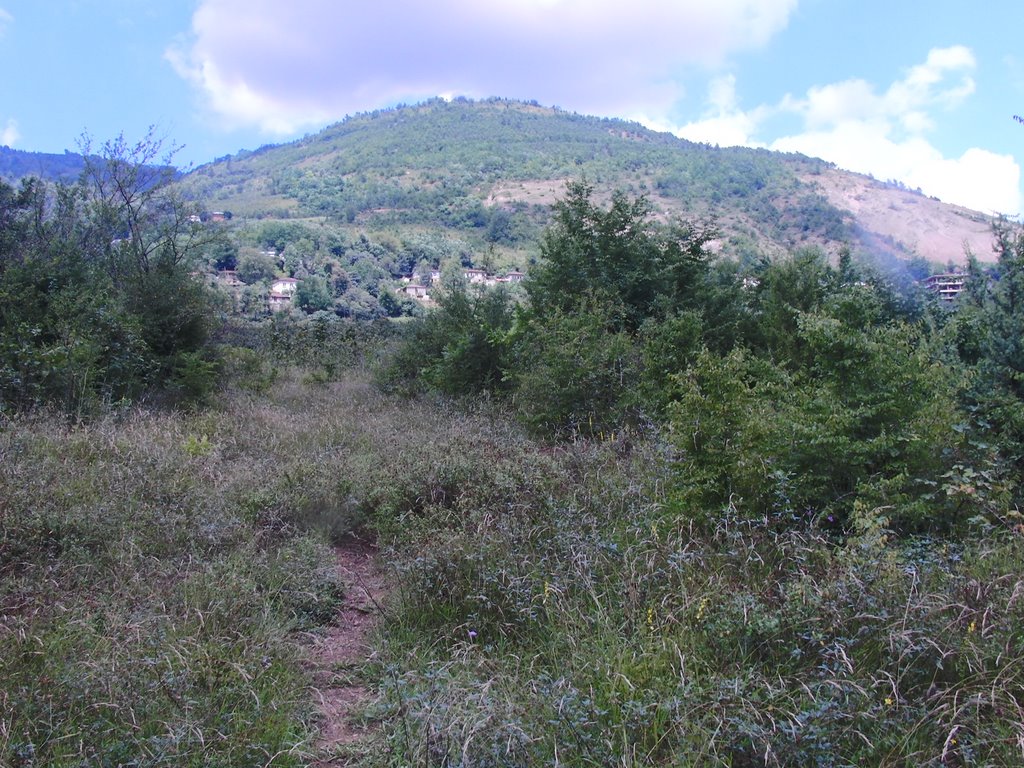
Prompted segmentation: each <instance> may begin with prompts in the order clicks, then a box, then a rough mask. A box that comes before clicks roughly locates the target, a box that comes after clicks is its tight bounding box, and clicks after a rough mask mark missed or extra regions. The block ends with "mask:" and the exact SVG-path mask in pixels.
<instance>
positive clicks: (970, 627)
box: [967, 621, 978, 635]
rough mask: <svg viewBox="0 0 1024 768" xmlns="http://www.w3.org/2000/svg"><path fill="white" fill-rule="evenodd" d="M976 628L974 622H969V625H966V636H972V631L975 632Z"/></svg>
mask: <svg viewBox="0 0 1024 768" xmlns="http://www.w3.org/2000/svg"><path fill="white" fill-rule="evenodd" d="M977 628H978V625H977V623H976V622H974V621H971V623H970V624H968V625H967V634H968V635H972V634H974V630H976V629H977Z"/></svg>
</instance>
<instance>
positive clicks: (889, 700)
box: [885, 696, 892, 707]
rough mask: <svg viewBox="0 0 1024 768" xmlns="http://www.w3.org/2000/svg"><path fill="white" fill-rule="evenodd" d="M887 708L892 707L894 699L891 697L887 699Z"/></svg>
mask: <svg viewBox="0 0 1024 768" xmlns="http://www.w3.org/2000/svg"><path fill="white" fill-rule="evenodd" d="M885 706H887V707H891V706H892V697H891V696H886V697H885Z"/></svg>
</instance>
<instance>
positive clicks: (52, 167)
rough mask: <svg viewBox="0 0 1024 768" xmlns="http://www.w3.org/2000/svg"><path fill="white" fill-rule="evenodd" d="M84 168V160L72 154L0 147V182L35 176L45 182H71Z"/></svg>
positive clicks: (11, 181)
mask: <svg viewBox="0 0 1024 768" xmlns="http://www.w3.org/2000/svg"><path fill="white" fill-rule="evenodd" d="M84 167H85V159H84V158H83V157H82V156H81V155H79V154H76V153H74V152H64V153H63V154H60V155H58V154H50V153H46V152H25V151H24V150H20V149H11V148H10V147H0V180H3V181H6V182H8V183H13V182H17V181H19V180H20V179H23V178H25V177H27V176H37V177H39V178H41V179H44V180H46V181H65V182H71V181H75V180H76V179H77V178H78V176H79V174H80V173H81V172H82V169H83V168H84Z"/></svg>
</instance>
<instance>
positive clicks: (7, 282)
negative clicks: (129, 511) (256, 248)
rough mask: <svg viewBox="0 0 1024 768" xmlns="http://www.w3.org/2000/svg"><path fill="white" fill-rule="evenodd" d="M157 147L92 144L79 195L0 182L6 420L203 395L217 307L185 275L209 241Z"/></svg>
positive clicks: (0, 376)
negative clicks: (44, 411) (15, 411)
mask: <svg viewBox="0 0 1024 768" xmlns="http://www.w3.org/2000/svg"><path fill="white" fill-rule="evenodd" d="M161 144H162V142H161V141H160V140H159V139H158V138H157V137H155V136H154V135H153V134H152V133H151V134H149V135H147V136H146V137H145V138H144V139H143V140H141V141H140V142H138V143H137V144H135V145H130V144H129V143H128V142H127V141H126V140H125V139H124V138H123V137H119V138H118V139H115V140H113V141H110V142H107V143H106V144H104V145H103V146H102V147H100V148H99V152H98V153H97V154H93V153H92V152H91V151H90V145H89V143H88V141H86V143H85V144H84V145H83V150H84V152H83V154H84V155H85V156H86V160H85V170H84V171H83V175H82V177H81V179H80V180H79V181H78V182H77V183H75V184H64V183H61V184H56V185H49V184H46V183H44V182H42V181H40V180H38V179H28V180H25V181H23V182H22V183H21V185H20V187H19V188H18V189H14V188H12V187H11V186H9V185H7V184H3V183H2V182H0V409H2V410H9V409H12V408H25V407H30V406H36V405H41V404H55V405H58V406H59V407H61V408H63V409H64V410H66V411H68V412H71V413H75V414H86V413H94V412H96V411H97V409H99V408H102V407H103V406H104V405H109V404H111V403H114V402H119V401H129V400H132V399H135V398H138V397H141V396H143V395H146V394H148V393H151V392H153V391H156V390H159V391H162V392H164V393H168V394H171V395H173V396H175V397H177V398H181V399H186V400H201V399H203V398H204V397H205V396H206V395H207V394H208V393H209V391H210V388H211V387H212V384H213V376H214V366H213V363H212V361H211V360H210V359H209V356H208V354H207V350H206V346H205V345H206V339H207V336H208V334H209V329H210V326H211V323H212V322H213V319H214V311H213V309H214V303H213V300H212V297H211V295H210V294H209V293H208V292H207V291H206V290H205V289H204V287H203V286H202V284H201V283H200V282H199V281H197V280H195V279H193V277H192V275H191V271H192V270H193V269H194V267H195V258H196V255H197V254H198V252H199V251H200V250H201V249H202V248H203V246H204V245H205V244H206V242H207V240H208V238H209V236H210V235H209V232H208V231H207V230H206V229H205V228H204V227H203V225H202V224H200V223H199V221H198V211H197V210H196V209H195V208H193V207H192V206H189V205H187V204H186V203H185V202H184V201H182V200H181V199H180V198H179V196H178V193H177V192H176V190H175V189H174V188H173V187H172V186H171V184H170V182H171V181H172V180H173V172H172V171H171V170H170V168H169V166H168V164H167V163H168V158H163V161H162V163H161V164H157V162H158V160H160V159H161V158H160V153H161Z"/></svg>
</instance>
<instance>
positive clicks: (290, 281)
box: [270, 277, 299, 296]
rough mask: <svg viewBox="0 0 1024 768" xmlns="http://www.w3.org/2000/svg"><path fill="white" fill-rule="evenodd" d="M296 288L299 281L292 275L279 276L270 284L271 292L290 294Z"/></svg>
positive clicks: (292, 293)
mask: <svg viewBox="0 0 1024 768" xmlns="http://www.w3.org/2000/svg"><path fill="white" fill-rule="evenodd" d="M298 289H299V281H298V280H296V279H295V278H294V277H279V278H277V279H276V280H274V282H272V283H271V284H270V292H271V293H286V294H288V295H289V296H292V295H294V293H295V291H297V290H298Z"/></svg>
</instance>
